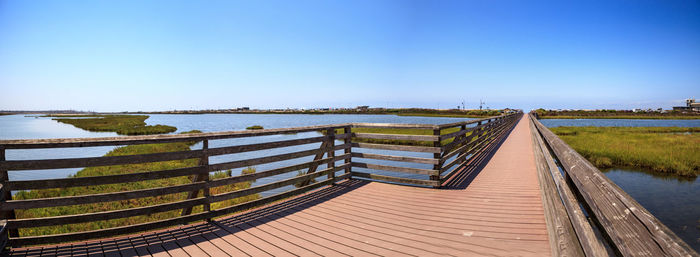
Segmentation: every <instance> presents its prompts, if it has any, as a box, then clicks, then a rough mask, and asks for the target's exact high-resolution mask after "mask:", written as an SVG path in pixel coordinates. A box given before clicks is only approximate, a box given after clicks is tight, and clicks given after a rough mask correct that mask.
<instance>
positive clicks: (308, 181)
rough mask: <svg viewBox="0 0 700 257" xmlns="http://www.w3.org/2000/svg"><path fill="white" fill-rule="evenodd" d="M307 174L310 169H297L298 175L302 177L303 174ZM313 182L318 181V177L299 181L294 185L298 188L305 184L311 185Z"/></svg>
mask: <svg viewBox="0 0 700 257" xmlns="http://www.w3.org/2000/svg"><path fill="white" fill-rule="evenodd" d="M307 174H309V173H308V171H303V170H300V171H297V177H301V176H304V175H307ZM313 183H316V178H310V179H307V180H302V181H299V182H297V183H295V184H294V187H296V188H300V187H305V186H308V185H311V184H313Z"/></svg>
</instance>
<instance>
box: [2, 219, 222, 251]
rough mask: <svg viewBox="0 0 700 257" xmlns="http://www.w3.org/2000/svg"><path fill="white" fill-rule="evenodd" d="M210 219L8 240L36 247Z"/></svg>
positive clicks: (177, 220) (156, 222) (13, 245)
mask: <svg viewBox="0 0 700 257" xmlns="http://www.w3.org/2000/svg"><path fill="white" fill-rule="evenodd" d="M209 217H212V216H211V213H205V212H203V213H197V214H191V215H188V216H180V217H175V218H171V219H165V220H159V221H153V222H148V223H141V224H136V225H129V226H122V227H115V228H106V229H99V230H92V231H84V232H74V233H65V234H57V235H45V236H28V237H19V238H10V246H12V247H20V246H22V245H36V244H51V243H59V242H66V241H80V240H88V239H93V238H104V237H111V236H117V235H123V234H130V233H136V232H141V231H147V230H153V229H158V228H163V227H169V226H176V225H179V224H182V223H187V222H194V221H198V220H203V219H206V218H209Z"/></svg>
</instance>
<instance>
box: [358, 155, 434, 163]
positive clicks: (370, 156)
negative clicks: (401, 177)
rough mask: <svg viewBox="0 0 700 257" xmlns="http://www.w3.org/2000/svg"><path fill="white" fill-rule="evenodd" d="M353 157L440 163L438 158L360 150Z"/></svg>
mask: <svg viewBox="0 0 700 257" xmlns="http://www.w3.org/2000/svg"><path fill="white" fill-rule="evenodd" d="M352 157H357V158H365V159H374V160H387V161H397V162H412V163H425V164H437V163H438V160H435V159H428V158H419V157H409V156H396V155H384V154H371V153H358V152H355V153H352Z"/></svg>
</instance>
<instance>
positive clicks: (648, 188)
mask: <svg viewBox="0 0 700 257" xmlns="http://www.w3.org/2000/svg"><path fill="white" fill-rule="evenodd" d="M603 173H604V174H605V175H606V176H608V178H610V180H612V181H613V182H615V184H617V185H618V186H620V188H622V190H625V192H627V194H629V195H630V196H632V197H633V198H634V199H635V200H637V202H639V203H640V204H641V205H642V206H644V208H646V209H647V210H649V211H650V212H651V213H652V214H654V216H656V218H658V219H659V220H660V221H661V222H663V223H664V225H666V226H667V227H668V228H669V229H671V230H672V231H673V232H674V233H676V235H678V236H679V237H680V238H681V239H683V240H684V241H685V242H686V243H688V244H689V245H690V247H692V248H693V249H695V250H696V251H700V180H699V179H697V178H688V177H679V176H674V175H668V174H660V173H654V172H644V171H638V170H630V169H611V170H608V171H603Z"/></svg>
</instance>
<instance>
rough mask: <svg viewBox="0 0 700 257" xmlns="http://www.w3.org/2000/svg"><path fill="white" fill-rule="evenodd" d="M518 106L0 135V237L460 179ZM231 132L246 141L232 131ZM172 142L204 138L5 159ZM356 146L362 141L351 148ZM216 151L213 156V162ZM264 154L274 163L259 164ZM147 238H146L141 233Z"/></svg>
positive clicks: (36, 240)
mask: <svg viewBox="0 0 700 257" xmlns="http://www.w3.org/2000/svg"><path fill="white" fill-rule="evenodd" d="M521 116H522V112H515V113H510V114H506V115H501V116H497V117H489V118H483V119H476V120H469V121H461V122H455V123H449V124H441V125H428V124H374V123H371V124H367V123H351V124H334V125H321V126H308V127H298V128H282V129H265V130H259V131H228V132H208V133H195V134H179V135H156V136H131V137H112V138H75V139H37V140H0V183H1V184H0V186H1V187H0V215H2V217H0V229H2V231H0V241H1V242H2V245H4V243H7V245H9V246H11V247H22V246H27V245H40V244H52V243H65V242H70V241H80V240H93V239H96V238H105V237H114V236H121V235H126V234H133V233H142V232H144V231H153V230H156V229H162V228H166V227H172V226H178V225H181V224H191V223H193V222H201V221H202V220H211V219H212V218H215V217H224V216H226V215H231V214H233V213H237V212H240V211H243V210H248V209H252V208H256V207H259V206H263V205H266V204H270V203H275V202H278V201H281V200H285V199H293V197H296V196H298V195H301V194H304V193H306V192H308V191H311V190H315V189H318V188H321V187H324V186H328V185H332V184H335V183H337V182H338V181H344V180H346V179H350V178H351V179H353V180H356V179H359V180H368V181H378V182H389V183H398V184H403V185H412V186H427V187H441V186H442V185H443V184H445V183H443V182H445V181H453V182H451V183H447V184H445V185H446V186H447V188H459V187H462V188H463V187H466V186H467V185H468V184H469V182H470V179H469V178H470V175H469V174H472V175H476V174H478V172H475V171H478V170H480V169H481V168H483V167H482V165H484V164H485V163H486V162H487V161H488V160H489V158H490V157H491V155H492V154H493V153H494V152H495V151H496V150H497V149H498V147H499V146H500V144H501V142H502V141H503V139H504V138H505V137H507V135H508V134H509V132H510V131H511V130H512V129H513V127H514V125H515V124H516V122H517V121H518V120H519V118H520V117H521ZM307 132H309V133H307ZM290 133H302V134H299V135H298V136H294V137H293V139H289V140H286V138H284V137H283V138H282V139H285V140H280V138H277V137H274V138H266V139H263V140H262V142H261V141H260V140H259V139H257V138H261V137H265V136H279V135H285V134H290ZM319 134H320V135H319ZM431 134H432V135H431ZM230 139H236V140H242V141H229V140H230ZM173 142H202V148H201V149H188V150H185V151H179V152H158V153H149V154H134V155H122V156H102V157H87V158H62V159H44V160H6V159H5V151H6V150H16V149H56V150H54V151H60V149H61V148H66V147H68V148H70V147H78V148H79V147H94V146H124V145H143V144H153V143H173ZM210 143H211V147H210ZM232 143H233V144H232ZM356 149H359V150H362V151H355V150H356ZM270 151H272V152H270ZM371 151H375V152H371ZM376 151H382V152H376ZM222 156H228V157H237V158H234V159H233V160H232V159H228V158H227V159H221V158H220V157H222ZM429 156H430V157H432V158H430V157H429ZM311 158H313V159H311ZM217 159H218V161H217V162H216V163H211V162H210V161H212V162H213V161H216V160H217ZM181 160H194V161H196V163H197V164H194V165H195V166H194V167H184V168H176V169H169V170H157V171H150V170H143V169H142V168H135V170H134V171H133V172H131V173H126V174H116V175H99V176H90V177H69V178H60V179H43V180H11V179H9V176H8V174H9V173H11V172H16V171H22V170H50V169H61V168H85V167H99V166H114V165H131V164H143V163H153V162H162V161H181ZM222 161H223V162H222ZM268 164H274V165H272V166H265V165H268ZM256 165H263V167H262V170H257V171H256V172H255V173H252V174H243V173H241V174H240V175H233V176H232V175H230V173H229V177H224V178H212V177H211V176H209V175H208V174H211V173H212V172H217V171H225V170H229V171H230V170H233V169H243V168H246V167H251V166H256ZM285 165H286V166H285ZM322 166H325V169H322V168H323V167H322ZM462 167H466V169H463V170H461V169H462ZM358 169H361V170H358ZM362 169H365V170H362ZM297 171H298V172H300V174H298V176H294V174H291V175H290V173H294V172H297ZM304 171H305V172H304ZM302 172H303V173H302ZM380 172H383V173H380ZM283 174H285V175H283ZM278 175H283V176H287V177H282V178H280V177H275V178H274V179H272V177H273V176H278ZM184 176H187V179H186V181H187V182H185V183H184V184H177V185H172V186H164V187H158V186H159V184H158V183H154V185H149V187H147V188H143V189H141V188H139V189H135V190H131V191H123V190H122V191H115V192H108V193H93V194H87V195H71V196H55V197H44V198H32V199H14V197H13V195H11V192H13V191H19V190H35V189H47V188H56V189H65V188H70V187H85V186H101V185H108V184H116V183H139V182H141V181H155V180H159V179H170V178H177V177H184ZM321 177H327V179H325V180H322V181H319V182H313V183H310V184H308V185H306V186H303V185H302V186H299V187H297V188H296V189H291V190H288V191H284V192H283V193H275V192H277V191H273V190H284V189H285V188H291V187H292V186H294V185H296V184H297V183H302V184H303V182H305V181H311V180H313V179H314V178H321ZM266 178H268V179H267V181H263V182H269V183H261V184H260V185H258V184H256V185H252V187H249V188H243V189H240V188H239V189H236V188H230V187H231V185H234V184H236V183H240V182H250V181H255V180H258V179H266ZM270 180H272V181H270ZM250 183H252V182H250ZM153 186H155V187H153ZM221 187H226V188H225V189H224V190H223V191H218V192H217V191H213V190H210V189H215V188H221ZM263 192H267V193H270V194H268V195H266V196H264V197H262V198H259V199H256V200H251V201H248V202H243V203H238V204H235V205H224V206H222V207H221V206H220V208H212V207H211V205H212V204H215V203H223V202H224V201H227V200H231V199H236V198H240V197H244V196H250V195H256V194H260V193H263ZM183 193H185V194H186V195H183V196H182V197H181V198H174V199H173V200H172V201H168V202H165V203H155V202H153V203H148V202H146V204H142V205H137V206H127V205H125V206H124V207H120V208H112V209H95V210H93V211H90V210H88V211H85V212H83V213H76V214H60V215H58V216H50V217H36V218H27V217H20V218H17V217H16V216H15V211H16V210H22V209H37V208H54V207H62V206H74V205H89V204H102V203H107V202H115V201H128V200H132V199H150V198H149V197H161V196H164V195H173V194H183ZM273 193H274V194H273ZM199 206H201V207H200V208H202V211H201V212H196V213H193V211H192V210H193V208H194V207H199ZM278 206H285V205H278ZM178 210H182V211H181V215H180V216H173V217H171V218H161V219H155V220H149V221H146V222H142V223H136V222H131V223H127V224H124V225H123V226H120V227H107V228H102V229H96V230H88V231H75V232H69V233H62V234H48V235H22V236H20V234H19V230H20V229H30V228H35V227H46V226H56V225H66V224H77V223H85V222H96V221H104V220H113V219H121V218H128V217H133V216H143V215H152V214H155V213H163V212H173V213H174V212H177V211H178ZM237 217H244V216H237ZM246 217H247V216H246ZM220 222H223V221H220ZM169 233H170V234H169V235H170V236H174V234H173V233H174V232H169ZM156 235H157V236H156V238H161V235H160V234H156ZM143 240H150V239H148V238H143Z"/></svg>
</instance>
